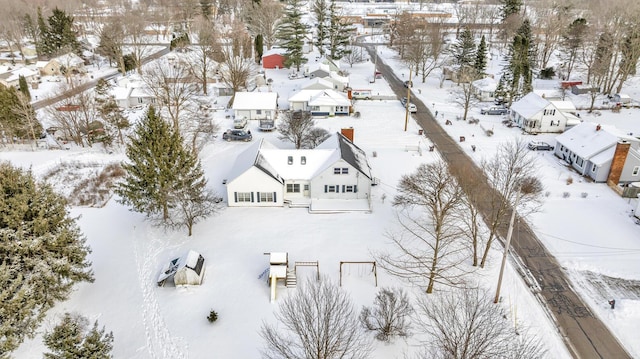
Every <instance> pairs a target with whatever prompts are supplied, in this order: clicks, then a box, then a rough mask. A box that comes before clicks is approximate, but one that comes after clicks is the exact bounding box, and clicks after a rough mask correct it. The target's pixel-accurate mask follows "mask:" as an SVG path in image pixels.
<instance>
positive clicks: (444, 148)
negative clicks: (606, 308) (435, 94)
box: [366, 45, 631, 359]
mask: <svg viewBox="0 0 640 359" xmlns="http://www.w3.org/2000/svg"><path fill="white" fill-rule="evenodd" d="M366 47H367V50H368V52H369V56H371V58H373V56H375V52H374V48H373V46H371V45H368V46H366ZM377 66H378V69H379V70H380V71H381V72H382V74H383V76H384V78H385V79H386V80H387V82H388V83H389V86H391V88H392V89H393V91H394V92H395V93H396V95H397V96H399V97H402V96H405V94H406V88H405V87H404V86H403V83H402V82H401V81H400V80H399V79H398V78H397V77H396V76H395V74H394V73H393V71H392V70H391V68H390V67H389V66H388V65H387V64H385V63H384V62H383V61H381V59H378V62H377ZM412 102H413V103H414V104H415V105H416V106H417V107H418V112H417V113H415V114H413V116H414V118H415V119H416V121H417V123H418V124H419V125H420V127H422V129H423V130H424V133H425V134H426V136H428V137H429V139H430V140H431V141H432V142H433V144H434V145H435V146H436V149H437V150H438V152H439V153H440V154H441V155H442V157H443V159H444V160H445V161H447V163H448V164H449V166H450V169H451V172H452V174H453V175H454V176H456V177H457V179H458V181H459V182H460V183H461V184H463V185H464V184H465V183H469V181H470V180H471V179H474V180H475V181H474V182H475V183H476V184H475V186H476V187H475V190H480V191H482V192H483V193H490V194H492V195H493V196H499V194H498V193H496V192H495V191H494V190H493V189H492V188H491V187H490V186H489V185H488V183H487V182H486V180H484V181H477V179H478V178H484V175H483V173H482V171H481V170H480V168H479V167H478V166H477V165H476V164H475V163H474V162H473V160H472V159H471V158H469V157H468V156H467V155H466V154H465V153H464V152H463V151H462V149H461V148H460V146H458V144H457V143H456V142H455V141H454V140H453V139H452V138H451V136H449V135H448V134H447V133H446V132H445V131H444V130H443V128H442V126H440V124H438V122H437V121H436V120H435V119H434V118H433V116H432V114H431V112H429V110H428V109H427V107H426V106H425V105H424V104H423V103H422V101H420V99H419V97H414V98H412ZM478 186H480V187H481V188H478ZM464 187H465V188H468V186H464ZM476 205H477V206H478V207H479V209H480V211H481V213H482V214H483V216H484V217H485V218H490V215H489V214H490V207H489V206H488V201H483V202H479V203H476ZM510 216H511V213H506V214H505V220H503V221H502V222H503V223H509V217H510ZM519 222H520V224H519V225H518V226H516V228H515V229H514V233H513V236H514V237H515V238H518V241H517V242H516V243H513V242H512V248H513V250H515V252H516V253H517V256H518V257H519V258H520V260H521V261H522V263H523V264H524V266H525V267H526V268H527V269H528V271H527V274H530V275H526V276H525V281H527V282H528V283H529V285H530V286H531V287H533V288H535V292H536V293H535V294H536V295H537V296H538V298H540V299H541V302H542V303H544V304H546V307H547V309H548V312H549V313H550V315H551V318H552V319H553V320H554V321H555V323H556V324H557V326H558V329H559V331H560V333H561V334H562V336H563V340H564V341H565V343H566V345H567V347H568V349H569V352H570V353H571V354H572V355H573V357H575V358H602V359H605V358H606V359H610V358H617V359H622V358H631V356H630V355H629V353H627V352H626V350H625V349H624V348H623V347H622V345H621V344H620V343H619V342H618V340H617V339H616V337H615V336H613V335H612V334H611V332H610V331H609V330H608V329H607V327H606V326H605V325H604V323H602V321H600V319H598V318H597V317H595V316H594V315H593V313H592V312H591V311H590V310H589V308H587V307H586V305H585V304H584V302H583V301H582V299H581V298H580V297H579V296H578V295H577V294H576V292H575V291H574V290H573V288H572V287H571V285H570V284H569V281H568V280H567V277H566V275H565V273H564V271H563V270H562V268H561V266H560V265H559V263H558V262H557V261H556V259H555V258H554V257H553V256H552V255H551V254H550V253H549V252H548V251H547V249H546V248H545V247H544V245H542V242H540V240H539V239H538V238H537V237H536V235H535V234H534V233H533V231H532V230H531V229H530V228H529V226H528V225H527V224H526V223H525V222H524V221H519ZM506 232H507V226H503V227H502V228H500V235H501V236H502V238H506Z"/></svg>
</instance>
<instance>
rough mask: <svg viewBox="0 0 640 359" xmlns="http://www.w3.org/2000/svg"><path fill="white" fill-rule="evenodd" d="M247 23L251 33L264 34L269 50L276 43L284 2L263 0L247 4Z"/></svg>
mask: <svg viewBox="0 0 640 359" xmlns="http://www.w3.org/2000/svg"><path fill="white" fill-rule="evenodd" d="M245 11H246V15H245V18H246V23H247V26H248V28H249V31H250V32H251V34H252V35H253V36H254V37H255V36H257V35H262V39H263V41H264V45H265V47H266V48H267V50H270V49H271V47H273V45H274V44H275V41H276V30H277V24H278V21H279V20H280V19H281V18H282V14H283V9H282V4H281V3H280V2H278V1H277V0H262V1H260V2H259V3H257V4H256V2H255V1H252V2H251V5H247V6H245Z"/></svg>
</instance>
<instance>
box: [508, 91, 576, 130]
mask: <svg viewBox="0 0 640 359" xmlns="http://www.w3.org/2000/svg"><path fill="white" fill-rule="evenodd" d="M510 116H511V120H512V121H513V122H514V123H515V124H516V125H517V126H518V127H520V128H522V130H524V131H525V132H527V133H558V132H563V131H564V130H565V128H566V126H567V120H568V118H569V117H575V116H574V115H570V116H569V115H568V114H567V113H565V112H563V111H561V110H560V109H558V108H557V107H556V106H555V105H554V104H553V103H552V102H550V101H548V100H547V99H545V98H543V97H541V96H539V95H537V94H536V93H533V92H530V93H529V94H527V95H526V96H524V97H523V98H521V99H520V100H518V101H516V102H514V103H513V104H512V105H511V113H510Z"/></svg>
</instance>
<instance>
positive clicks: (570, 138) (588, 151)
mask: <svg viewBox="0 0 640 359" xmlns="http://www.w3.org/2000/svg"><path fill="white" fill-rule="evenodd" d="M623 137H628V136H623ZM620 138H621V135H620V134H619V133H617V131H615V130H614V129H613V128H607V129H604V128H603V127H602V126H601V125H597V124H595V123H591V122H583V123H581V124H579V125H577V126H575V127H573V128H571V129H569V130H567V131H566V132H565V133H563V134H561V135H558V136H556V142H557V144H556V147H555V150H554V154H555V155H556V156H557V157H559V158H561V159H562V160H564V161H565V162H567V163H568V164H569V165H571V167H573V168H574V169H575V170H576V171H578V173H580V175H582V176H587V177H590V178H592V179H593V180H594V181H595V182H606V181H607V177H608V176H609V170H610V169H611V162H612V160H613V155H614V153H615V150H616V144H617V143H618V141H619V140H620Z"/></svg>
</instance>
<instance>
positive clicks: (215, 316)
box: [207, 309, 218, 323]
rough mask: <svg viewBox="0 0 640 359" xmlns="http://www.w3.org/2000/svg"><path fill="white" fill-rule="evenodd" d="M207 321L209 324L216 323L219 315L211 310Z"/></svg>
mask: <svg viewBox="0 0 640 359" xmlns="http://www.w3.org/2000/svg"><path fill="white" fill-rule="evenodd" d="M207 320H208V321H209V323H213V322H215V321H216V320H218V313H217V312H216V311H215V310H213V309H211V311H210V312H209V316H208V317H207Z"/></svg>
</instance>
